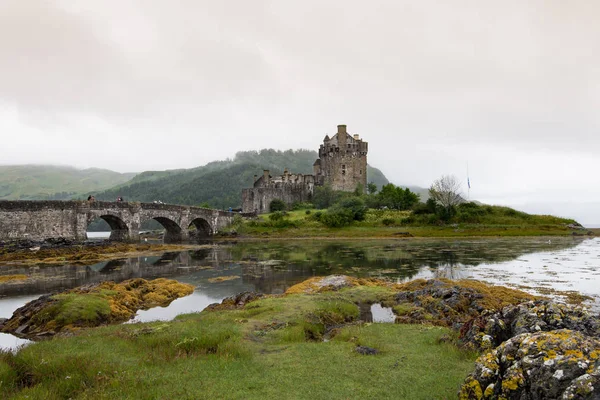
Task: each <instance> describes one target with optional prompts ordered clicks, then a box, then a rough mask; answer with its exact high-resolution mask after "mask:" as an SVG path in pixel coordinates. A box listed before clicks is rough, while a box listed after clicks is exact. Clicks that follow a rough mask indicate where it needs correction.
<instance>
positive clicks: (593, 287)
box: [0, 237, 600, 348]
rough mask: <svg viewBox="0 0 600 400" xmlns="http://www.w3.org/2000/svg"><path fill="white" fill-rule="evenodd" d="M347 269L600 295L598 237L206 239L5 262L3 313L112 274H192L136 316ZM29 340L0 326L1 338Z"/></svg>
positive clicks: (15, 342) (396, 278) (0, 270)
mask: <svg viewBox="0 0 600 400" xmlns="http://www.w3.org/2000/svg"><path fill="white" fill-rule="evenodd" d="M332 274H345V275H351V276H356V277H373V278H382V279H386V280H389V281H393V282H404V281H408V280H411V279H416V278H432V277H446V278H452V279H465V278H469V279H477V280H482V281H486V282H489V283H493V284H499V285H505V286H510V287H515V288H520V289H522V290H526V291H528V292H531V293H536V294H539V293H546V294H547V293H549V292H551V291H552V290H560V291H576V292H579V293H581V294H585V295H588V296H591V297H593V298H594V301H592V302H591V303H590V306H591V307H593V308H596V309H597V308H598V305H599V304H600V285H599V281H598V278H599V275H600V238H581V237H553V238H547V237H545V238H531V237H527V238H477V239H473V238H468V239H463V238H460V239H443V240H441V239H396V240H370V239H365V240H285V241H239V242H230V243H223V242H215V243H212V244H208V245H204V246H201V247H199V248H198V249H194V250H190V251H182V252H169V253H165V254H162V255H160V256H144V255H142V256H138V257H133V258H127V259H117V260H111V261H104V262H100V263H97V264H93V265H88V266H69V265H67V266H52V265H36V266H16V265H10V264H4V265H0V276H3V275H25V276H27V279H24V280H18V281H8V282H4V283H0V318H9V317H10V316H11V315H12V313H13V312H14V310H16V309H17V308H18V307H21V306H22V305H24V304H25V303H27V302H28V301H31V300H33V299H35V298H37V297H39V296H41V295H43V294H47V293H52V292H56V291H60V290H64V289H68V288H73V287H77V286H81V285H85V284H90V283H95V282H101V281H106V280H112V281H117V282H119V281H123V280H126V279H131V278H137V277H141V278H145V279H154V278H159V277H166V278H171V279H176V280H178V281H180V282H184V283H189V284H192V285H193V286H194V287H195V288H196V289H195V291H194V293H193V294H192V295H190V296H187V297H184V298H180V299H177V300H175V301H173V302H172V303H171V304H170V305H169V306H168V307H164V308H163V307H156V308H152V309H150V310H145V311H139V312H138V314H137V315H136V317H135V318H134V319H133V320H131V321H130V322H144V321H151V320H157V319H163V320H168V319H172V318H173V317H175V316H176V315H178V314H181V313H188V312H198V311H201V310H203V309H204V308H205V307H206V306H208V305H209V304H211V303H216V302H220V301H221V300H222V299H224V298H225V297H228V296H232V295H234V294H237V293H240V292H243V291H255V292H261V293H266V294H271V293H273V294H277V293H283V292H285V290H286V289H287V288H289V287H290V286H292V285H295V284H296V283H299V282H302V281H304V280H305V279H307V278H310V277H313V276H326V275H332ZM23 343H26V341H22V339H17V338H15V337H14V336H11V335H4V334H2V335H0V347H3V348H15V347H17V346H19V345H22V344H23Z"/></svg>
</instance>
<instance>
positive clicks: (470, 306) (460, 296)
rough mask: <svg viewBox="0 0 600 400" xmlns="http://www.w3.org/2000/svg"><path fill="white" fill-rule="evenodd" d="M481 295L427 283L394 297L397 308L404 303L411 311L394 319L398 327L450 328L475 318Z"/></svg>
mask: <svg viewBox="0 0 600 400" xmlns="http://www.w3.org/2000/svg"><path fill="white" fill-rule="evenodd" d="M482 298H483V295H482V294H480V293H478V292H477V291H476V290H474V289H471V288H465V287H460V286H454V285H448V284H447V283H445V282H443V281H439V280H430V281H427V284H426V286H425V287H424V288H422V289H418V290H409V291H402V292H399V293H398V294H397V295H396V296H395V300H396V302H397V303H398V304H402V303H408V304H409V305H410V306H411V307H412V308H410V309H407V310H406V312H405V313H404V314H402V315H399V316H398V319H397V321H398V322H402V323H421V322H428V321H429V322H434V323H436V324H438V325H444V326H453V324H454V323H455V322H457V321H461V322H464V321H466V320H468V319H469V318H471V317H474V316H479V315H480V313H481V311H482V310H483V307H482V306H481V305H480V304H479V303H478V300H480V299H482Z"/></svg>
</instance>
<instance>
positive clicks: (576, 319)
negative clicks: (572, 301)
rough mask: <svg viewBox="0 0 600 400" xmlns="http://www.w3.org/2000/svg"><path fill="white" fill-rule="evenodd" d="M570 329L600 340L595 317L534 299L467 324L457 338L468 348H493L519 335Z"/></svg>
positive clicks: (572, 308) (599, 329)
mask: <svg viewBox="0 0 600 400" xmlns="http://www.w3.org/2000/svg"><path fill="white" fill-rule="evenodd" d="M557 329H570V330H573V331H578V332H581V333H583V334H585V335H587V336H592V337H597V338H600V323H599V322H598V317H597V316H596V315H594V314H592V313H590V312H589V310H587V309H586V308H585V307H582V306H573V305H568V304H560V303H554V302H552V301H548V300H536V301H530V302H527V303H522V304H518V305H513V306H507V307H505V308H503V309H502V310H501V311H499V312H496V313H493V314H489V315H485V314H484V315H481V316H479V317H475V318H472V319H470V320H469V321H467V322H466V323H465V324H464V325H463V326H462V328H461V331H460V338H461V340H462V341H463V343H465V344H466V345H467V346H469V347H473V348H476V349H492V348H494V347H496V346H498V345H500V343H502V342H504V341H505V340H508V339H510V338H512V337H514V336H517V335H520V334H522V333H535V332H548V331H553V330H557Z"/></svg>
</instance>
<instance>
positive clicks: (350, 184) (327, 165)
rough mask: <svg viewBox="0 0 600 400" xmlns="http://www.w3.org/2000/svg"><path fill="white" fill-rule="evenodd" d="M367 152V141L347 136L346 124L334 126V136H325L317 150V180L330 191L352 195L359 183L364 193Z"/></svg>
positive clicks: (355, 136)
mask: <svg viewBox="0 0 600 400" xmlns="http://www.w3.org/2000/svg"><path fill="white" fill-rule="evenodd" d="M368 150H369V148H368V143H367V142H364V141H362V140H361V139H360V138H359V137H358V135H353V136H350V135H349V134H348V133H347V131H346V125H338V132H337V134H336V135H334V136H333V137H332V138H331V139H330V138H329V137H328V136H326V137H325V140H324V141H323V144H322V145H321V147H320V148H319V160H320V161H319V168H318V170H319V174H320V175H321V178H320V179H318V180H319V181H320V182H322V183H323V184H325V185H330V186H331V188H332V189H333V190H341V191H344V192H352V191H354V190H355V189H356V187H357V186H358V185H359V184H360V185H362V188H363V190H366V187H367V153H368Z"/></svg>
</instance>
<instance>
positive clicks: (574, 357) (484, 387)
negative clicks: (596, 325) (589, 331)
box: [459, 329, 600, 400]
mask: <svg viewBox="0 0 600 400" xmlns="http://www.w3.org/2000/svg"><path fill="white" fill-rule="evenodd" d="M599 357H600V341H599V340H598V339H596V338H592V337H589V336H586V335H584V334H583V333H581V332H576V331H571V330H567V329H561V330H555V331H551V332H537V333H523V334H520V335H517V336H515V337H513V338H511V339H508V340H507V341H506V342H504V343H502V344H501V345H500V346H498V347H497V348H496V349H495V350H493V351H491V352H489V353H486V354H484V355H483V356H481V357H479V359H478V360H477V362H476V366H475V371H474V372H473V373H472V374H471V375H469V377H467V379H466V380H465V383H464V385H463V386H462V388H461V390H460V393H459V398H460V399H528V400H538V399H539V400H543V399H598V398H600V390H599V389H600V362H599Z"/></svg>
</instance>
